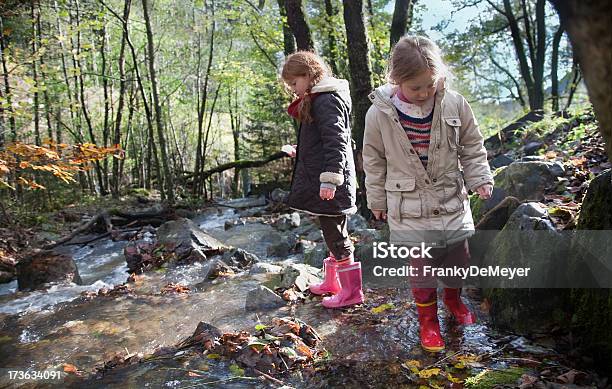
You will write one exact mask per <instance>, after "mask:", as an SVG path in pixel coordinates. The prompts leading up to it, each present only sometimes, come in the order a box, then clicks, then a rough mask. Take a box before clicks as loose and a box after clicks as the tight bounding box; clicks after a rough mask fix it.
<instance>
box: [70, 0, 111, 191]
mask: <svg viewBox="0 0 612 389" xmlns="http://www.w3.org/2000/svg"><path fill="white" fill-rule="evenodd" d="M74 5H75V10H74V11H75V20H74V21H75V22H76V27H77V28H78V27H79V26H80V25H81V15H80V6H79V0H75V2H74ZM72 53H73V54H72V62H73V64H74V67H75V69H76V72H75V85H78V86H79V98H80V101H81V112H82V113H83V117H84V118H85V123H86V124H87V129H88V131H89V137H90V140H91V142H92V143H94V144H97V141H96V136H95V134H94V130H93V124H92V122H91V118H90V117H89V112H88V111H87V104H86V100H85V80H84V78H83V72H82V70H81V69H82V66H81V58H80V55H81V32H80V30H79V31H78V32H77V41H76V48H75V49H73V50H72ZM94 166H95V172H96V178H97V180H98V187H99V188H98V189H99V193H100V194H102V195H104V194H106V188H105V186H104V180H103V179H102V168H101V166H100V161H95V163H94Z"/></svg>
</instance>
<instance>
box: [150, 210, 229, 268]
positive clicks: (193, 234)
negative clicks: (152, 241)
mask: <svg viewBox="0 0 612 389" xmlns="http://www.w3.org/2000/svg"><path fill="white" fill-rule="evenodd" d="M157 240H158V242H159V243H160V244H163V245H164V246H166V247H167V248H168V250H171V251H172V252H174V253H175V254H176V260H177V261H181V262H193V261H198V260H205V259H206V258H207V257H209V256H212V255H216V254H220V253H222V252H223V251H224V250H225V249H226V247H225V246H224V245H223V244H222V243H221V242H219V241H218V240H217V239H215V238H213V237H212V236H210V235H208V234H206V233H205V232H204V231H202V230H201V229H200V228H199V227H198V226H197V225H196V224H195V223H194V222H193V221H191V220H189V219H177V220H172V221H169V222H166V223H164V224H163V225H162V226H160V227H159V228H158V229H157Z"/></svg>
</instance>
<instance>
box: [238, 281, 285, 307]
mask: <svg viewBox="0 0 612 389" xmlns="http://www.w3.org/2000/svg"><path fill="white" fill-rule="evenodd" d="M283 306H285V300H283V299H282V297H281V296H279V295H277V294H276V293H274V291H272V290H271V289H269V288H267V287H265V286H263V285H260V286H258V287H257V288H255V289H253V290H251V291H249V293H248V294H247V297H246V304H245V306H244V308H245V309H246V310H247V311H260V310H266V309H275V308H280V307H283Z"/></svg>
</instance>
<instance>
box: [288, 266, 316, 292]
mask: <svg viewBox="0 0 612 389" xmlns="http://www.w3.org/2000/svg"><path fill="white" fill-rule="evenodd" d="M320 275H321V272H320V271H319V269H317V268H316V267H312V266H310V265H307V264H303V263H294V264H291V265H289V266H287V267H285V268H284V269H283V272H282V274H281V284H280V287H281V288H285V289H288V288H291V287H293V285H295V286H296V287H297V289H298V290H299V291H300V292H304V291H306V290H308V286H309V285H310V284H314V283H317V282H320V281H321V280H320Z"/></svg>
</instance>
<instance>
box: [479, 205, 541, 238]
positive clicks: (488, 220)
mask: <svg viewBox="0 0 612 389" xmlns="http://www.w3.org/2000/svg"><path fill="white" fill-rule="evenodd" d="M519 205H520V201H519V200H518V199H517V198H516V197H506V198H505V199H504V200H503V201H502V202H501V203H499V204H498V205H497V206H496V207H495V208H494V209H492V210H490V211H489V213H487V214H486V216H485V217H484V218H483V219H482V220H480V221H479V222H478V225H477V226H476V228H477V229H480V230H501V229H502V228H504V226H505V225H506V223H507V222H508V219H509V218H510V216H511V215H512V214H513V213H514V211H515V210H516V209H517V208H518V207H519ZM542 216H543V215H542Z"/></svg>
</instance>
